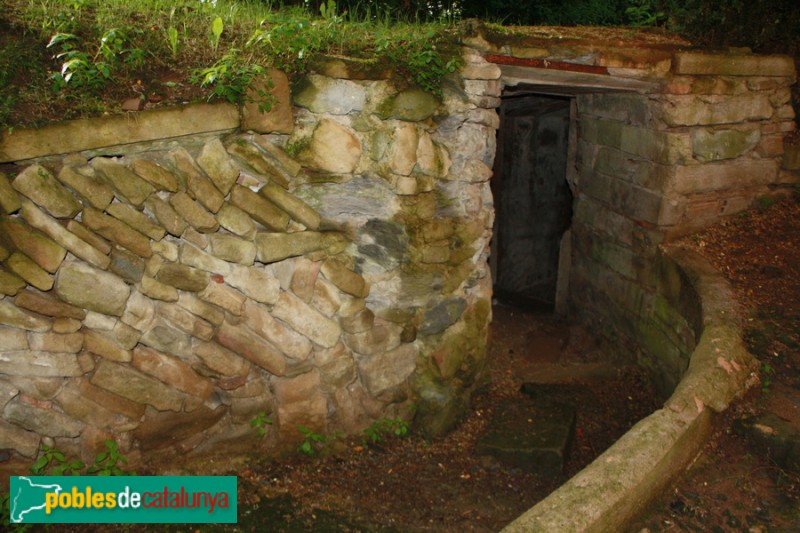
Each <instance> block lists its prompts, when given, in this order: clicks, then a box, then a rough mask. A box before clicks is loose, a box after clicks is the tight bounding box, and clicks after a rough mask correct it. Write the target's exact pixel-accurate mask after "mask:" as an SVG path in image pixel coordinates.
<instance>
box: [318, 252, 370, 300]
mask: <svg viewBox="0 0 800 533" xmlns="http://www.w3.org/2000/svg"><path fill="white" fill-rule="evenodd" d="M321 272H322V274H323V275H324V276H325V277H326V278H328V280H329V281H330V282H331V283H333V284H334V285H336V286H337V287H339V289H341V290H342V291H343V292H346V293H348V294H352V295H353V296H355V297H357V298H361V297H363V296H366V292H367V284H366V282H365V281H364V278H363V277H362V276H361V274H358V273H356V272H353V271H352V270H350V269H349V268H347V267H346V266H344V265H343V264H341V263H340V262H339V261H337V260H336V259H328V260H327V261H325V262H324V263H323V264H322V268H321Z"/></svg>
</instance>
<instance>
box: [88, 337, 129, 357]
mask: <svg viewBox="0 0 800 533" xmlns="http://www.w3.org/2000/svg"><path fill="white" fill-rule="evenodd" d="M83 348H84V349H85V350H86V351H88V352H91V353H93V354H96V355H99V356H101V357H104V358H106V359H108V360H109V361H116V362H118V363H127V362H129V361H130V360H131V352H130V351H129V350H126V349H125V348H123V347H122V346H120V345H119V343H118V342H117V340H116V339H115V338H114V337H113V336H112V335H107V334H105V333H101V332H99V331H93V330H86V331H85V332H84V339H83Z"/></svg>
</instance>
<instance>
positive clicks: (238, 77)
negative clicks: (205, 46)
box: [192, 48, 270, 109]
mask: <svg viewBox="0 0 800 533" xmlns="http://www.w3.org/2000/svg"><path fill="white" fill-rule="evenodd" d="M265 72H266V71H265V69H264V67H262V66H260V65H254V64H252V63H247V62H246V61H243V60H242V57H241V54H240V51H239V50H238V49H236V48H234V49H231V50H230V51H229V52H228V53H227V54H225V55H224V56H222V58H220V59H219V61H217V62H216V63H214V64H213V65H212V66H210V67H208V68H204V69H201V70H196V71H194V73H193V74H192V83H196V84H198V85H201V86H204V87H205V86H209V87H211V88H212V90H213V93H214V95H216V96H217V97H219V98H222V99H223V100H227V101H228V102H231V103H234V104H236V103H242V102H244V101H245V99H246V97H247V92H248V90H249V89H253V90H254V91H255V92H256V94H257V96H258V100H256V101H259V102H260V105H261V106H264V107H265V108H266V109H268V106H269V104H270V94H269V92H268V91H265V90H259V89H257V88H256V87H255V84H254V81H255V79H256V77H257V76H259V75H261V74H264V73H265Z"/></svg>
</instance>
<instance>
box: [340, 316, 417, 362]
mask: <svg viewBox="0 0 800 533" xmlns="http://www.w3.org/2000/svg"><path fill="white" fill-rule="evenodd" d="M402 331H403V328H402V326H400V325H398V324H391V323H388V322H380V321H375V323H374V325H373V326H372V328H371V329H369V330H367V331H364V332H362V333H348V334H346V335H345V343H346V344H347V346H348V347H349V348H350V349H352V350H353V351H354V352H357V353H359V354H363V355H375V354H380V353H383V352H388V351H391V350H394V349H395V348H397V347H398V346H400V342H401V340H400V336H401V334H402Z"/></svg>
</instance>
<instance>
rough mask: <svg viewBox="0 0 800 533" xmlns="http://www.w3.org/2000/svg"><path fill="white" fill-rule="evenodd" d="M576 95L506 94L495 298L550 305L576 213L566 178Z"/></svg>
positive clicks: (496, 183)
mask: <svg viewBox="0 0 800 533" xmlns="http://www.w3.org/2000/svg"><path fill="white" fill-rule="evenodd" d="M571 100H572V99H571V98H569V97H564V96H545V95H531V94H525V95H506V96H504V98H503V102H502V105H501V107H500V130H499V132H498V137H497V141H498V142H497V158H496V160H495V168H494V177H493V178H492V193H493V194H494V199H495V209H496V213H497V218H496V222H495V230H494V243H493V274H494V276H495V278H494V279H495V285H494V293H495V297H496V298H497V299H498V300H499V301H501V302H504V303H509V304H513V305H518V306H524V307H527V308H532V309H536V310H546V311H548V310H552V309H553V307H554V305H555V301H556V285H557V281H558V272H559V253H560V244H561V237H562V235H563V234H564V232H565V231H566V230H567V229H568V228H569V227H570V223H571V220H572V193H571V191H570V188H569V185H568V184H567V159H568V151H569V150H568V149H569V138H570V135H569V133H570V131H569V130H570V108H571Z"/></svg>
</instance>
